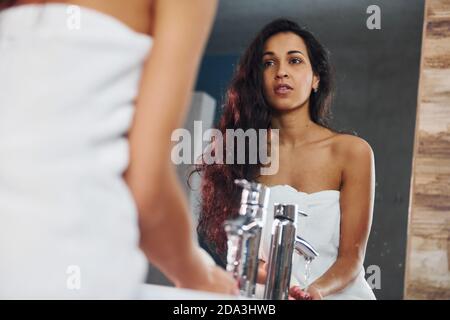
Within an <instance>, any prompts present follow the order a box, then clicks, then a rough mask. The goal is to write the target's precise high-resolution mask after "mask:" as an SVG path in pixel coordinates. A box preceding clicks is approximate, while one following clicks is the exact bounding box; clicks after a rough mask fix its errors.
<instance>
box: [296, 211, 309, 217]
mask: <svg viewBox="0 0 450 320" xmlns="http://www.w3.org/2000/svg"><path fill="white" fill-rule="evenodd" d="M297 213H298V214H300V215H302V216H304V217H307V216H308V214H307V213H306V212H305V211H302V210H297Z"/></svg>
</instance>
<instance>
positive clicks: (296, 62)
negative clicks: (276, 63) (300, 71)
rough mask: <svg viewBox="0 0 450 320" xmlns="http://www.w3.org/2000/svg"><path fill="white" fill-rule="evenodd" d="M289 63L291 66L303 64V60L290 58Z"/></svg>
mask: <svg viewBox="0 0 450 320" xmlns="http://www.w3.org/2000/svg"><path fill="white" fill-rule="evenodd" d="M289 62H290V63H293V64H300V63H302V62H303V60H302V59H300V58H292V59H291V60H290V61H289Z"/></svg>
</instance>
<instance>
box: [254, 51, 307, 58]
mask: <svg viewBox="0 0 450 320" xmlns="http://www.w3.org/2000/svg"><path fill="white" fill-rule="evenodd" d="M294 53H300V54H301V55H302V56H305V55H304V53H303V52H301V51H300V50H290V51H288V54H294ZM274 55H275V53H273V52H272V51H266V52H264V54H263V57H264V56H274Z"/></svg>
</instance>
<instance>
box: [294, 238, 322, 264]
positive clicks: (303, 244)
mask: <svg viewBox="0 0 450 320" xmlns="http://www.w3.org/2000/svg"><path fill="white" fill-rule="evenodd" d="M294 249H295V252H296V253H297V254H299V255H302V256H303V257H304V258H305V259H306V260H314V258H316V257H318V256H319V253H318V252H317V250H316V249H314V247H313V246H312V245H311V244H310V243H309V242H308V241H306V240H305V239H303V238H301V237H299V236H296V237H295V244H294Z"/></svg>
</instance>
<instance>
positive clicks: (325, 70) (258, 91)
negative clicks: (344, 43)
mask: <svg viewBox="0 0 450 320" xmlns="http://www.w3.org/2000/svg"><path fill="white" fill-rule="evenodd" d="M281 32H292V33H295V34H297V35H298V36H299V37H301V38H302V39H303V41H304V42H305V44H306V47H307V48H308V56H309V59H310V61H311V65H312V70H313V72H314V74H316V75H318V76H319V78H320V90H319V91H318V92H317V93H312V94H311V96H310V100H309V105H310V109H309V110H310V116H311V119H312V121H314V122H315V123H317V124H319V125H321V126H323V127H326V128H330V125H329V121H330V119H331V111H330V106H331V100H332V96H333V93H334V85H333V76H332V67H331V64H330V59H329V53H328V51H327V50H326V49H325V48H324V47H323V46H322V45H321V44H320V43H319V42H318V40H317V39H316V38H315V37H314V35H313V34H312V33H311V32H309V31H308V30H307V29H305V28H303V27H300V26H299V25H298V24H297V23H295V22H293V21H290V20H287V19H277V20H275V21H273V22H271V23H269V24H268V25H266V26H265V27H264V28H263V29H262V30H261V31H260V32H259V33H258V35H257V36H256V38H255V39H254V40H253V41H252V42H251V44H250V46H249V47H248V48H247V50H246V51H245V53H244V54H243V56H242V57H241V59H240V61H239V63H238V66H237V68H236V71H235V74H234V76H233V79H232V81H231V84H230V86H229V88H228V90H227V93H226V99H225V100H226V101H225V104H224V106H223V113H222V116H221V118H220V121H219V123H218V125H217V126H216V129H218V130H220V131H221V132H222V134H223V136H224V141H223V145H226V143H225V132H226V129H243V130H247V129H250V128H253V129H269V128H270V125H271V118H272V109H271V107H270V106H269V104H268V102H267V100H266V98H265V95H264V89H263V63H262V57H263V50H264V45H265V43H266V41H267V40H268V39H269V38H270V37H272V36H273V35H275V34H278V33H281ZM330 129H331V128H330ZM258 145H259V142H258ZM248 149H249V148H246V152H247V153H248ZM224 154H225V151H224ZM258 154H259V152H258ZM235 157H236V153H235ZM248 157H249V155H248V154H247V155H246V159H248ZM235 160H236V159H235ZM246 163H247V164H237V163H236V161H234V164H218V163H214V164H209V165H208V164H205V163H203V164H201V165H199V166H197V167H196V170H195V171H194V172H200V173H201V175H202V184H201V196H202V203H201V210H200V216H199V224H198V226H197V231H198V234H199V239H200V240H201V242H203V246H204V247H205V244H206V249H207V250H208V251H209V252H210V253H211V254H213V255H217V254H219V255H222V256H223V254H224V253H225V251H226V235H225V232H224V228H223V222H224V221H225V220H226V219H229V218H232V217H235V216H236V215H237V214H238V207H239V199H240V192H241V190H240V189H239V188H237V187H236V186H235V184H234V180H235V179H242V178H245V179H247V180H255V179H257V178H258V176H259V174H258V173H259V169H260V168H261V162H260V161H259V159H258V164H248V162H246ZM221 259H222V262H223V258H221ZM216 260H217V259H216Z"/></svg>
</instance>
